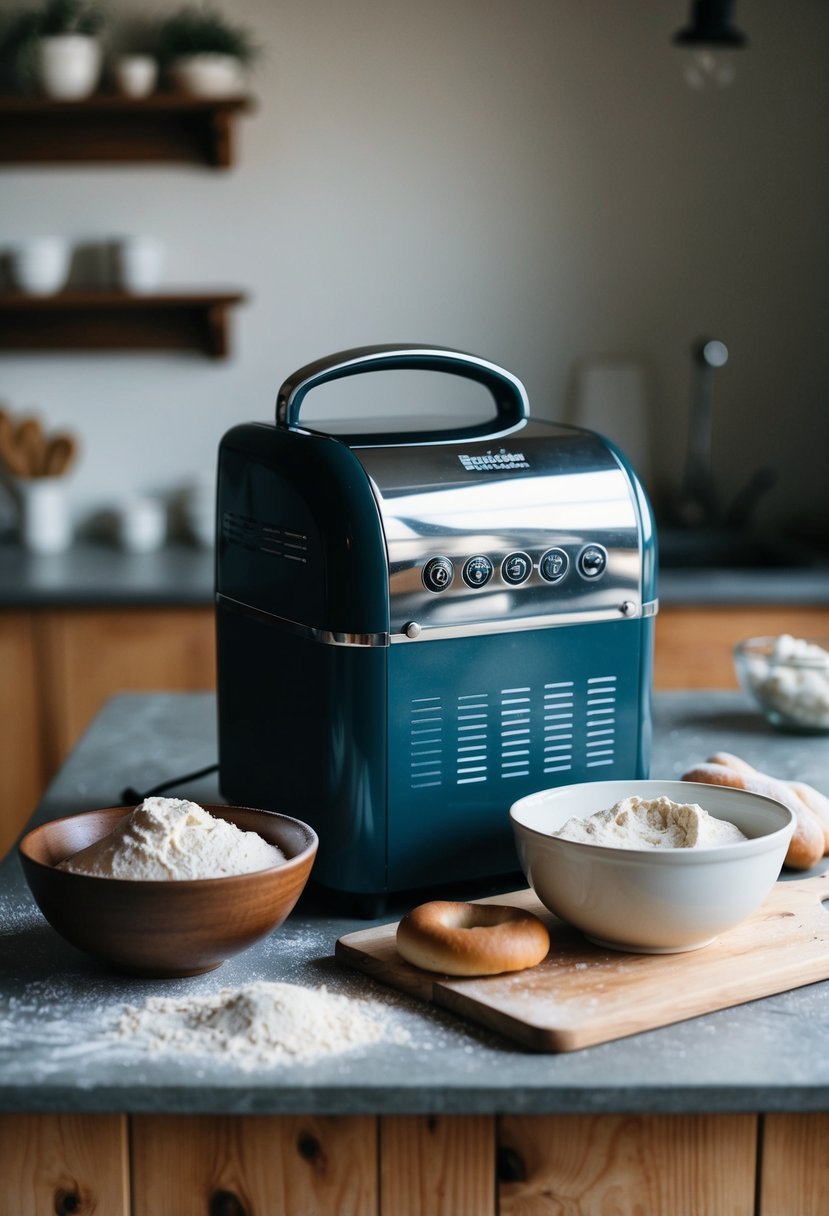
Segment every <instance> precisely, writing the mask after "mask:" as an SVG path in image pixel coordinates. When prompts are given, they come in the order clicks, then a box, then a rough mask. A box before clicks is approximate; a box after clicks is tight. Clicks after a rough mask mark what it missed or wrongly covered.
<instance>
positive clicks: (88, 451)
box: [0, 0, 829, 520]
mask: <svg viewBox="0 0 829 1216" xmlns="http://www.w3.org/2000/svg"><path fill="white" fill-rule="evenodd" d="M109 7H110V9H111V10H112V11H113V13H114V15H118V14H121V15H123V16H124V17H129V16H131V15H135V14H136V13H137V12H141V11H142V8H141V6H140V5H138V4H136V3H135V2H134V0H113V3H112V4H111V5H110V6H109ZM157 7H158V6H157ZM168 7H172V5H170V6H168ZM224 9H225V11H226V12H228V14H230V13H231V12H232V14H233V16H234V18H235V19H237V20H239V21H241V22H243V23H245V24H247V25H248V26H249V27H251V28H252V29H254V30H255V31H256V32H257V34H258V36H259V39H260V41H261V42H262V44H263V45H264V47H265V55H264V57H263V58H262V60H261V62H260V63H259V64H258V66H257V68H256V71H255V74H254V77H253V81H252V88H253V92H254V93H255V94H256V96H257V99H258V106H257V112H256V114H255V115H254V116H252V117H250V118H246V119H244V120H242V122H241V124H240V130H239V154H240V156H239V163H238V165H237V167H236V168H235V169H234V170H232V171H231V172H230V173H228V174H218V173H213V172H210V171H208V170H206V169H200V168H198V167H165V168H154V167H150V168H140V167H132V166H129V167H121V168H91V169H90V168H83V169H69V170H66V169H54V168H53V169H44V168H39V167H38V168H35V169H27V170H24V171H18V170H16V169H15V170H11V171H10V170H3V172H2V177H0V191H1V192H2V215H3V232H2V238H3V241H4V242H5V243H8V242H11V241H13V240H15V239H18V238H20V237H23V236H25V235H29V234H35V233H39V232H44V231H60V232H64V233H66V234H68V235H69V236H71V237H72V238H73V239H76V240H77V241H79V242H81V241H87V240H97V239H103V238H107V237H111V236H113V235H117V234H119V233H123V232H127V231H141V232H147V233H152V234H155V235H157V236H159V237H161V238H162V239H163V240H164V242H165V244H166V246H167V248H168V270H167V278H168V281H169V284H170V285H171V286H173V285H181V286H188V287H193V288H196V287H198V286H202V285H204V286H210V285H219V286H240V287H242V288H244V289H245V290H247V291H249V293H250V296H251V302H250V303H249V305H248V306H247V307H245V308H244V309H242V310H240V311H239V312H238V313H237V314H236V319H235V322H234V326H233V333H234V340H233V357H232V358H231V359H230V360H229V361H228V362H227V363H211V362H209V361H206V360H205V361H202V360H200V359H198V358H197V357H195V356H194V357H189V356H165V355H160V356H159V355H153V354H147V355H131V356H130V355H126V356H121V355H118V356H114V355H112V356H92V355H85V354H79V355H77V356H64V355H48V356H39V357H31V356H3V357H2V359H0V400H2V401H3V402H4V403H5V404H6V405H7V406H8V407H11V408H12V409H14V410H18V409H23V408H27V407H35V408H37V409H38V410H39V411H40V412H41V414H42V415H43V416H44V417H45V418H46V419H47V420H48V421H49V423H50V424H52V425H68V426H71V427H72V428H74V429H76V430H77V431H78V432H79V433H80V435H81V436H82V439H83V444H84V455H83V461H82V463H81V465H80V467H79V470H78V473H77V475H76V477H75V480H74V486H73V493H74V501H75V506H76V510H77V513H78V514H79V516H82V515H83V514H84V513H85V512H86V511H88V510H90V509H91V508H93V507H96V506H98V505H101V504H104V503H106V502H109V501H112V500H114V499H115V498H117V497H119V496H121V495H122V494H124V493H125V492H127V491H129V490H130V489H133V488H134V489H145V488H148V487H162V488H172V487H174V486H175V485H176V484H177V483H179V482H180V481H182V480H183V479H185V478H186V477H187V476H189V475H190V474H192V473H194V472H197V471H198V470H200V469H202V468H205V467H210V466H212V464H213V462H214V456H215V450H216V446H217V443H218V440H219V437H220V435H221V434H222V432H223V430H224V429H226V428H227V427H228V426H229V425H231V424H232V423H233V422H235V421H239V420H243V419H248V418H252V417H258V418H267V417H270V416H271V414H272V409H273V399H274V395H275V391H276V389H277V387H278V385H279V383H280V382H281V381H282V379H283V378H284V377H285V376H286V375H287V374H288V373H290V372H291V371H293V370H294V369H295V368H296V367H298V366H300V364H302V363H304V362H306V361H307V360H309V359H312V358H315V357H317V356H320V355H322V354H327V353H329V352H331V351H334V350H338V349H341V348H344V347H348V346H351V345H362V344H367V343H374V342H388V341H396V340H403V341H418V342H420V341H429V342H434V343H437V344H441V345H446V346H457V347H459V348H461V349H466V350H470V351H474V352H476V353H478V354H481V355H484V356H486V357H488V358H490V359H493V360H494V361H496V362H499V363H502V364H503V365H505V366H506V367H508V368H509V369H510V370H512V371H513V372H515V373H516V374H517V375H518V376H519V377H520V378H521V379H522V380H523V381H524V382H525V384H526V386H527V388H528V390H529V393H530V399H531V402H532V404H533V409H534V412H536V413H537V414H539V415H543V416H547V417H563V416H564V415H565V413H566V409H567V402H568V398H569V395H570V393H571V386H572V380H573V376H574V372H575V369H576V368H577V367H578V365H579V364H580V362H581V361H582V360H584V359H585V358H588V357H592V356H596V355H599V356H632V357H635V358H637V359H641V360H642V361H643V364H644V366H645V368H646V372H647V375H648V385H649V401H648V408H649V417H650V425H651V431H652V439H653V444H654V448H655V451H656V453H657V461H656V463H657V466H658V469H659V471H660V473H661V475H662V480H668V481H669V482H670V481H673V482H675V481H676V478H677V477H678V475H679V469H680V465H681V460H682V454H683V451H684V444H685V428H686V425H687V411H688V402H689V348H690V344H691V342H692V340H693V339H694V338H696V337H697V336H699V335H700V334H701V333H710V334H712V335H713V336H716V337H718V338H721V339H722V340H724V341H725V342H726V343H727V344H728V346H729V348H730V352H731V359H730V362H729V364H728V366H727V368H725V369H724V370H723V371H722V372H721V373H720V374H719V375H718V378H717V385H716V396H715V410H716V425H715V434H714V443H715V460H716V466H717V470H718V473H719V475H720V477H721V481H722V484H723V486H724V488H725V491H726V494H729V493H732V492H733V491H735V490H736V489H737V488H738V487H739V486H740V485H742V484H743V483H744V481H745V479H746V477H747V475H748V474H749V473H750V472H751V471H752V470H753V469H754V468H756V467H757V466H759V465H761V464H772V465H774V466H775V467H776V468H777V469H778V470H779V472H780V481H779V484H778V487H777V489H776V490H775V491H774V493H773V495H771V496H769V498H768V499H767V501H766V503H765V506H764V514H765V516H766V517H767V518H769V519H773V520H778V519H782V518H785V517H789V516H792V515H803V516H807V517H808V516H812V517H814V516H817V515H818V514H820V513H822V514H823V515H824V516H825V514H826V506H827V496H826V491H825V488H824V487H825V485H826V470H825V466H826V457H827V453H829V409H827V397H829V341H827V334H829V5H827V4H826V3H825V0H792V2H791V3H789V4H786V5H782V4H780V3H779V0H751V3H748V0H743V2H741V3H740V4H738V5H737V10H738V12H737V16H738V23H739V24H740V25H741V26H743V27H744V28H745V29H746V31H747V32H748V34H749V36H750V39H751V47H750V49H749V50H748V51H747V52H746V53H745V55H744V56H743V57H742V60H741V62H740V65H739V75H738V79H737V81H736V82H735V85H734V86H733V88H732V89H730V90H728V91H724V92H722V93H720V94H718V95H708V94H697V93H694V92H692V91H691V90H690V89H688V88H687V87H686V86H685V84H684V83H683V81H682V79H681V75H680V69H679V64H678V61H677V52H676V51H675V50H674V49H673V48H672V47H671V45H670V36H671V34H672V33H673V31H674V30H675V29H676V28H677V27H678V26H679V25H681V24H683V23H684V20H685V17H686V11H687V6H686V4H685V3H684V0H279V3H278V4H277V3H272V2H271V0H236V3H234V4H232V5H231V4H229V3H225V5H224ZM159 11H162V12H163V11H165V10H164V7H163V6H161V7H159Z"/></svg>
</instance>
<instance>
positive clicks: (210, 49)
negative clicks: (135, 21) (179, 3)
mask: <svg viewBox="0 0 829 1216" xmlns="http://www.w3.org/2000/svg"><path fill="white" fill-rule="evenodd" d="M158 43H159V54H160V57H161V60H162V63H164V64H165V66H166V68H167V70H168V73H169V76H170V79H171V80H172V82H173V84H174V86H175V87H176V88H178V89H181V90H182V91H184V92H187V93H192V94H195V95H196V96H198V97H228V96H231V95H232V94H235V93H240V92H242V90H243V88H244V80H245V69H246V68H247V67H248V66H249V64H250V63H251V62H252V60H253V59H254V57H255V55H256V53H257V50H256V46H255V44H254V42H253V39H252V38H251V36H250V34H249V33H248V31H247V30H245V29H243V28H242V27H240V26H236V25H231V24H230V23H229V22H228V21H226V20H225V18H224V17H223V16H222V15H221V14H220V13H218V12H217V11H216V10H215V9H212V8H208V7H201V8H195V7H191V8H183V9H181V10H180V11H179V12H177V13H175V14H173V16H172V17H169V18H168V19H167V20H166V21H164V22H162V24H161V26H160V28H159V33H158Z"/></svg>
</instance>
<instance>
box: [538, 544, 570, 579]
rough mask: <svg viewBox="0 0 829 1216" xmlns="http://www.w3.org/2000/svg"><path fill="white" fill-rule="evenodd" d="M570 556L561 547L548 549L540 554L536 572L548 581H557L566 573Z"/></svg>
mask: <svg viewBox="0 0 829 1216" xmlns="http://www.w3.org/2000/svg"><path fill="white" fill-rule="evenodd" d="M569 565H570V558H569V557H568V556H567V554H566V553H565V552H564V550H563V549H548V550H547V552H546V553H543V554H542V555H541V561H540V562H539V563H538V573H539V574H540V575H541V577H542V578H543V579H544V580H545V581H546V582H548V583H558V582H560V581H561V579H563V578H564V576H565V574H566V573H567V567H568V566H569Z"/></svg>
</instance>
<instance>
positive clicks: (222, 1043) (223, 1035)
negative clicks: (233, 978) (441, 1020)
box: [116, 980, 410, 1069]
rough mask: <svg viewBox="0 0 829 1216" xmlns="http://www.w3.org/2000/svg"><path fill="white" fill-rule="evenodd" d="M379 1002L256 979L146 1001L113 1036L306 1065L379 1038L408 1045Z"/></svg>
mask: <svg viewBox="0 0 829 1216" xmlns="http://www.w3.org/2000/svg"><path fill="white" fill-rule="evenodd" d="M387 1014H388V1011H387V1009H386V1008H385V1007H384V1006H383V1005H382V1004H381V1003H380V1002H379V1001H373V1000H366V999H362V998H361V999H354V998H351V997H347V996H341V995H339V994H338V993H335V992H329V991H328V990H327V989H326V988H325V986H324V985H323V986H322V987H320V988H303V987H301V986H300V985H298V984H280V983H269V982H267V981H264V980H259V981H257V982H256V983H252V984H247V985H244V986H243V987H240V988H221V989H220V990H219V991H218V992H215V993H212V994H211V995H209V996H201V997H190V998H183V999H179V1000H177V999H175V998H168V997H151V998H150V999H149V1000H148V1001H147V1002H146V1004H145V1005H143V1006H141V1007H140V1008H136V1007H129V1008H127V1009H126V1010H125V1011H124V1013H123V1014H122V1016H121V1018H120V1021H119V1023H118V1027H117V1032H116V1033H117V1037H118V1038H119V1039H122V1040H127V1039H128V1040H130V1041H132V1042H134V1043H138V1044H140V1045H143V1046H144V1047H146V1049H147V1050H149V1051H156V1052H175V1053H179V1052H190V1053H193V1054H209V1055H211V1056H214V1057H215V1056H217V1055H221V1056H223V1057H225V1058H226V1059H228V1060H231V1061H233V1062H234V1063H236V1064H238V1065H239V1066H240V1067H242V1068H248V1069H249V1068H254V1067H256V1066H258V1065H263V1064H281V1063H290V1062H293V1061H298V1060H303V1061H307V1060H313V1059H315V1058H318V1057H320V1056H325V1055H333V1054H336V1053H339V1052H343V1051H350V1050H352V1049H353V1048H356V1047H366V1046H368V1045H369V1044H371V1043H379V1042H381V1041H385V1042H393V1043H398V1044H403V1043H408V1042H409V1038H410V1036H409V1033H408V1031H406V1030H404V1029H403V1028H402V1027H400V1026H397V1027H395V1026H393V1025H390V1024H389V1022H388V1016H387Z"/></svg>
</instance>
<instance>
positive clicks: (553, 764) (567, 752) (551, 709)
mask: <svg viewBox="0 0 829 1216" xmlns="http://www.w3.org/2000/svg"><path fill="white" fill-rule="evenodd" d="M572 767H573V681H572V680H561V681H559V683H557V684H545V685H544V772H545V773H566V772H568V771H569V770H570V769H571V768H572Z"/></svg>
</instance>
